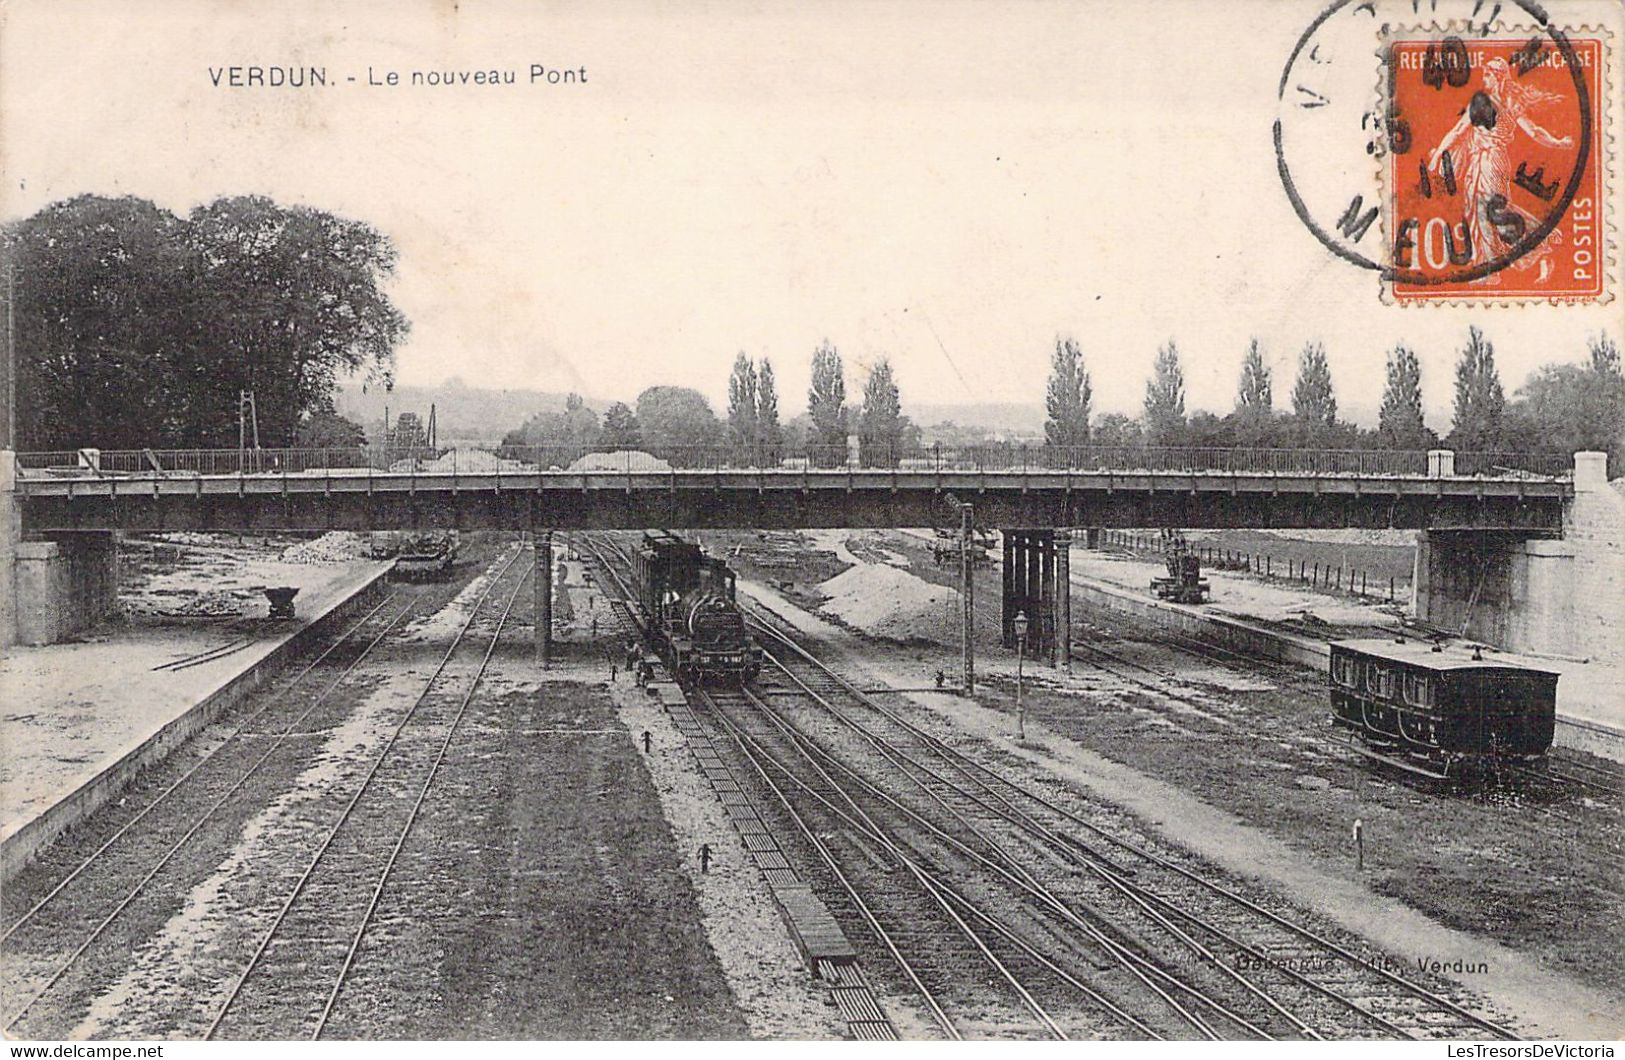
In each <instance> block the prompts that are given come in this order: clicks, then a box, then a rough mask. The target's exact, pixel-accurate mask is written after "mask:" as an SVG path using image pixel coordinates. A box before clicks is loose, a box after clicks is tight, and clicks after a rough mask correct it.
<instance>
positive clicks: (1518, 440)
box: [1044, 327, 1625, 462]
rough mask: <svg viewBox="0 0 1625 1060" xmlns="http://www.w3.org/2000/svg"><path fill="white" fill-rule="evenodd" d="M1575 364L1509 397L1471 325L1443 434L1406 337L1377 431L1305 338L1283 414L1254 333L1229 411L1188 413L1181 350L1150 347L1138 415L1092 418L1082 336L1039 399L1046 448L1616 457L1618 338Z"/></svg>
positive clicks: (1550, 369) (1394, 354) (1624, 400)
mask: <svg viewBox="0 0 1625 1060" xmlns="http://www.w3.org/2000/svg"><path fill="white" fill-rule="evenodd" d="M1588 353H1589V357H1588V360H1587V363H1585V364H1583V365H1573V364H1549V365H1546V366H1545V367H1543V368H1541V369H1539V370H1538V371H1537V372H1535V373H1534V374H1533V375H1532V376H1531V377H1530V378H1529V380H1528V381H1527V382H1526V383H1525V384H1524V385H1523V386H1522V387H1520V388H1519V389H1518V391H1517V393H1516V395H1515V397H1514V400H1512V401H1510V402H1509V401H1508V399H1507V396H1506V392H1505V390H1504V388H1503V387H1502V385H1501V379H1500V374H1499V372H1498V371H1497V369H1496V365H1495V348H1494V345H1493V344H1492V343H1491V342H1490V340H1489V339H1488V338H1486V337H1485V335H1484V333H1483V332H1482V331H1480V330H1479V329H1478V328H1477V327H1470V328H1469V329H1468V332H1467V339H1466V342H1465V344H1464V345H1463V346H1462V347H1461V348H1460V350H1459V351H1458V353H1457V360H1456V377H1455V400H1454V407H1453V413H1452V417H1451V426H1450V431H1449V433H1448V434H1447V435H1445V436H1444V437H1443V438H1442V439H1441V437H1440V436H1439V435H1438V434H1437V433H1435V431H1434V430H1433V429H1432V428H1430V427H1429V426H1428V425H1427V422H1426V417H1425V415H1424V412H1423V406H1422V368H1421V362H1420V360H1419V359H1418V358H1417V356H1416V352H1415V351H1414V350H1412V349H1411V348H1410V347H1408V346H1406V345H1404V344H1403V343H1401V344H1398V345H1396V346H1395V347H1394V348H1393V349H1392V350H1390V351H1389V353H1388V357H1387V379H1386V383H1385V385H1384V388H1383V396H1382V406H1381V408H1380V410H1379V412H1378V419H1377V427H1376V429H1375V430H1363V429H1361V428H1359V427H1356V426H1355V425H1353V424H1351V423H1348V422H1346V421H1344V420H1340V419H1339V418H1338V415H1337V396H1336V393H1335V391H1334V388H1333V386H1332V375H1331V366H1330V363H1329V361H1328V359H1327V355H1326V349H1325V347H1324V346H1323V345H1322V344H1321V343H1319V342H1310V343H1307V344H1306V345H1305V346H1304V347H1303V349H1302V351H1301V352H1300V353H1299V355H1298V371H1297V378H1296V379H1295V381H1294V382H1293V386H1292V394H1291V401H1292V408H1291V411H1290V412H1286V413H1282V412H1277V411H1276V409H1275V405H1274V381H1273V378H1272V373H1271V370H1270V368H1269V366H1268V364H1266V363H1265V360H1264V354H1263V350H1262V349H1261V347H1260V345H1259V342H1258V340H1257V339H1254V340H1252V342H1251V343H1249V345H1248V347H1247V352H1246V354H1245V356H1244V357H1243V358H1242V362H1241V374H1240V378H1239V379H1238V381H1237V386H1236V399H1235V406H1234V408H1233V410H1232V411H1231V412H1230V413H1229V414H1228V415H1226V416H1223V417H1220V416H1217V415H1215V414H1213V413H1211V412H1206V411H1199V412H1196V413H1195V414H1193V415H1187V413H1186V410H1185V376H1184V370H1183V368H1182V367H1181V364H1180V358H1179V350H1178V347H1177V346H1176V345H1175V344H1174V342H1173V341H1172V340H1170V341H1169V342H1168V343H1167V344H1165V345H1164V346H1162V347H1160V348H1159V349H1158V350H1157V356H1156V360H1155V361H1154V362H1153V363H1152V368H1151V378H1150V380H1148V381H1147V382H1146V386H1145V399H1144V402H1143V404H1142V411H1141V415H1140V416H1139V417H1138V418H1137V419H1133V418H1130V417H1127V416H1121V415H1116V414H1111V415H1106V416H1102V417H1100V418H1099V419H1098V420H1094V421H1091V418H1090V408H1089V403H1090V398H1091V387H1090V381H1089V372H1088V369H1087V367H1085V365H1084V360H1083V353H1082V351H1081V350H1080V348H1079V346H1078V343H1077V342H1076V341H1075V340H1073V339H1071V338H1067V337H1064V336H1063V337H1060V338H1057V339H1056V342H1055V352H1054V354H1053V357H1052V360H1051V366H1050V377H1049V387H1048V391H1047V393H1046V395H1045V408H1046V411H1047V413H1048V418H1047V420H1046V421H1045V424H1044V440H1045V444H1047V445H1051V446H1075V445H1085V444H1090V443H1093V444H1097V445H1153V446H1212V447H1221V448H1222V447H1232V446H1247V447H1286V448H1355V447H1359V448H1383V449H1396V450H1398V449H1411V450H1414V449H1428V448H1433V447H1436V446H1439V445H1444V446H1446V447H1449V448H1453V449H1457V450H1460V451H1476V452H1495V451H1512V452H1521V453H1547V452H1550V453H1570V452H1577V451H1580V450H1584V449H1599V450H1604V451H1608V452H1610V453H1612V454H1613V460H1612V461H1611V462H1617V461H1618V460H1620V458H1621V456H1622V455H1625V454H1621V452H1620V449H1621V445H1622V436H1625V375H1622V374H1621V367H1620V355H1619V349H1618V346H1617V345H1616V344H1615V342H1614V340H1613V339H1612V338H1610V337H1608V336H1605V335H1598V336H1595V337H1593V338H1592V339H1591V341H1590V344H1589V350H1588Z"/></svg>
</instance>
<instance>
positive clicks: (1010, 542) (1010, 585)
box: [999, 530, 1026, 648]
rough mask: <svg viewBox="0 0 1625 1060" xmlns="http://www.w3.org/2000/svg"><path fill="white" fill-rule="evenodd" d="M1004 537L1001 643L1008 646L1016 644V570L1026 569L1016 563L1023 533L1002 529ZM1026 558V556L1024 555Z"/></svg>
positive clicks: (1000, 607)
mask: <svg viewBox="0 0 1625 1060" xmlns="http://www.w3.org/2000/svg"><path fill="white" fill-rule="evenodd" d="M1002 534H1003V537H1004V549H1003V552H1004V580H1003V581H1002V582H1001V583H1000V589H1001V592H1000V594H999V643H1000V644H1003V645H1004V646H1005V647H1006V648H1013V647H1015V644H1016V627H1015V625H1014V620H1015V617H1016V608H1015V599H1016V571H1017V570H1025V569H1026V568H1025V567H1018V566H1017V564H1016V553H1017V552H1020V551H1022V547H1021V535H1020V534H1019V533H1018V532H1017V531H1015V530H1005V531H1002ZM1023 559H1025V557H1023Z"/></svg>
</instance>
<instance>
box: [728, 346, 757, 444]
mask: <svg viewBox="0 0 1625 1060" xmlns="http://www.w3.org/2000/svg"><path fill="white" fill-rule="evenodd" d="M760 433H761V432H760V430H759V427H758V420H757V418H756V363H755V362H754V361H752V360H751V359H750V358H749V357H746V356H745V351H744V350H740V351H739V356H738V357H735V358H734V369H733V374H732V375H730V376H729V377H728V440H729V441H730V442H731V443H732V444H733V448H734V452H735V454H736V457H737V458H738V459H740V460H741V461H742V462H743V463H745V464H749V463H751V462H752V461H753V460H754V459H755V456H756V447H757V444H758V442H759V440H760V438H759V435H760Z"/></svg>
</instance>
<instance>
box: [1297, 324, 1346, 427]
mask: <svg viewBox="0 0 1625 1060" xmlns="http://www.w3.org/2000/svg"><path fill="white" fill-rule="evenodd" d="M1292 416H1293V420H1294V426H1295V428H1296V433H1297V441H1298V444H1300V445H1321V446H1324V445H1330V444H1332V442H1333V439H1334V437H1335V435H1336V434H1337V433H1338V430H1337V397H1336V395H1334V394H1333V393H1332V369H1331V366H1330V365H1329V364H1327V363H1326V347H1324V346H1322V345H1321V344H1320V343H1318V342H1310V343H1306V344H1305V345H1304V347H1303V352H1302V353H1300V354H1298V379H1297V382H1295V383H1293V384H1292Z"/></svg>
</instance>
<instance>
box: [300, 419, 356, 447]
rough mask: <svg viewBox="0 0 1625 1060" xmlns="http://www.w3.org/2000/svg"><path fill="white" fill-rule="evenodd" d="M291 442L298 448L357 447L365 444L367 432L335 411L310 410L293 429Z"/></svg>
mask: <svg viewBox="0 0 1625 1060" xmlns="http://www.w3.org/2000/svg"><path fill="white" fill-rule="evenodd" d="M293 444H294V445H295V446H296V447H298V448H300V449H359V448H361V447H362V446H364V445H366V444H367V432H366V431H364V430H362V429H361V424H359V423H356V422H355V421H354V420H348V419H345V418H344V417H343V416H340V415H339V414H338V413H336V412H312V413H309V414H308V415H306V416H305V418H304V419H303V420H301V421H299V426H298V427H297V428H295V429H294V432H293Z"/></svg>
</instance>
